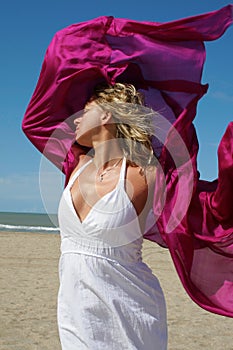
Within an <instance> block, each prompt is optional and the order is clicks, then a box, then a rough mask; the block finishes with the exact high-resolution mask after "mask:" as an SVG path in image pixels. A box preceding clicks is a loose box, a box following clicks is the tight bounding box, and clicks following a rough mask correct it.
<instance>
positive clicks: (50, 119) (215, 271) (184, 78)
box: [23, 5, 233, 317]
mask: <svg viewBox="0 0 233 350" xmlns="http://www.w3.org/2000/svg"><path fill="white" fill-rule="evenodd" d="M232 10H233V6H232V5H229V6H226V7H224V8H222V9H220V10H219V11H215V12H212V13H207V14H204V15H200V16H195V17H190V18H186V19H182V20H178V21H173V22H169V23H163V24H161V23H150V22H137V21H132V20H126V19H117V18H113V17H99V18H96V19H93V20H90V21H87V22H84V23H78V24H74V25H71V26H69V27H67V28H65V29H63V30H61V31H59V32H58V33H56V35H55V36H54V38H53V40H52V42H51V44H50V45H49V47H48V49H47V52H46V55H45V59H44V62H43V66H42V70H41V74H40V77H39V81H38V84H37V86H36V89H35V91H34V94H33V96H32V98H31V101H30V103H29V106H28V108H27V111H26V113H25V116H24V120H23V130H24V132H25V133H26V135H27V137H28V138H29V139H30V140H31V142H32V143H33V144H34V145H35V146H36V147H37V148H38V149H39V150H40V151H41V152H42V153H44V155H45V156H46V157H47V158H49V159H50V160H51V161H52V162H53V163H54V164H55V165H56V166H57V167H59V169H61V170H62V171H63V172H64V173H65V174H66V177H67V180H68V178H69V176H70V173H71V171H72V170H73V169H74V167H75V166H76V165H77V163H78V161H79V155H80V154H82V153H86V152H87V150H86V149H83V148H81V147H80V146H78V145H77V144H74V128H73V125H72V117H71V116H72V115H73V114H74V113H75V112H77V111H79V110H81V109H83V107H84V105H85V103H86V101H87V100H88V99H89V97H90V96H91V95H92V92H93V88H94V86H95V85H96V84H97V83H99V82H103V81H107V82H109V83H114V82H130V83H132V84H134V85H135V86H136V87H137V88H138V89H140V90H141V91H142V92H143V94H144V96H145V100H146V104H147V105H148V106H150V107H152V108H153V109H155V110H159V111H162V114H163V115H164V116H165V117H166V119H167V120H168V121H169V122H171V123H172V124H173V126H174V128H171V129H170V131H169V133H168V134H167V135H166V138H165V139H166V140H165V141H164V142H163V143H162V144H161V142H156V140H155V143H154V147H155V153H156V154H157V155H158V157H159V161H160V167H159V168H158V171H157V179H156V186H155V195H154V213H155V215H156V218H157V225H156V226H154V227H152V228H151V229H150V230H149V232H146V233H145V235H144V237H145V238H147V239H150V240H153V241H156V242H157V243H159V244H161V245H163V246H166V247H167V248H168V249H169V251H170V253H171V256H172V259H173V262H174V265H175V267H176V269H177V273H178V275H179V277H180V279H181V281H182V283H183V285H184V288H185V289H186V291H187V293H188V294H189V295H190V297H191V298H192V299H193V300H194V301H195V302H196V303H197V304H198V305H200V306H201V307H203V308H204V309H206V310H209V311H211V312H215V313H219V314H222V315H226V316H231V317H233V205H232V203H233V141H232V140H233V123H230V124H229V126H228V128H227V130H226V132H225V134H224V136H223V138H222V141H221V143H220V145H219V149H218V158H219V176H218V180H216V181H214V182H207V181H201V180H199V178H198V171H197V165H196V157H197V151H198V141H197V137H196V133H195V129H194V126H193V124H192V121H193V119H194V117H195V114H196V107H197V103H198V101H199V99H200V98H201V97H202V96H203V95H204V94H205V93H206V91H207V89H208V86H207V85H205V86H204V85H201V75H202V69H203V64H204V61H205V47H204V43H203V42H204V41H208V40H215V39H217V38H219V37H220V36H221V35H222V34H223V33H224V31H225V30H226V29H227V28H228V26H229V25H230V24H231V23H232V20H233V18H232ZM176 131H178V135H180V136H181V139H180V138H179V137H177V132H176ZM157 141H158V140H157ZM187 150H188V155H189V156H188V157H187ZM173 152H175V153H174V154H173Z"/></svg>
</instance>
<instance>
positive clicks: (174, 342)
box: [0, 232, 233, 350]
mask: <svg viewBox="0 0 233 350" xmlns="http://www.w3.org/2000/svg"><path fill="white" fill-rule="evenodd" d="M59 245H60V238H59V235H55V234H34V233H9V232H0V310H1V311H0V350H10V349H11V350H61V347H60V343H59V338H58V331H57V322H56V299H57V291H58V286H59V281H58V259H59V253H60V252H59ZM143 256H144V261H145V262H146V263H147V264H148V265H149V266H150V267H151V268H152V270H153V272H154V273H155V274H156V275H157V276H158V277H159V279H160V282H161V285H162V288H163V290H164V293H165V297H166V301H167V314H168V331H169V347H168V349H169V350H181V349H182V350H192V349H193V350H194V349H195V350H199V349H210V348H211V349H213V350H233V337H232V330H233V319H231V318H226V317H223V316H219V315H215V314H211V313H209V312H206V311H204V310H203V309H201V308H200V307H198V306H197V305H196V304H194V303H193V302H192V300H191V299H190V298H189V297H188V296H187V294H186V292H185V291H184V289H183V287H182V286H181V283H180V281H179V280H178V277H177V274H176V272H175V270H174V267H173V265H172V262H171V259H170V256H169V252H168V251H167V250H165V249H162V248H160V247H159V246H157V245H156V244H154V243H151V242H149V241H145V243H144V248H143ZM77 350H78V349H77ZM90 350H94V349H90ZM109 350H111V349H109ZM119 350H120V349H119ZM143 350H146V349H143Z"/></svg>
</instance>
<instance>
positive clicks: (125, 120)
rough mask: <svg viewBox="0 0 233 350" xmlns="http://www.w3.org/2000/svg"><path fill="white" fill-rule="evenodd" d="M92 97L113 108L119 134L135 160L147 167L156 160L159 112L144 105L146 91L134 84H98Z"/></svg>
mask: <svg viewBox="0 0 233 350" xmlns="http://www.w3.org/2000/svg"><path fill="white" fill-rule="evenodd" d="M91 101H95V102H96V103H97V104H98V105H100V106H101V108H102V109H103V110H106V111H109V112H111V114H112V117H113V119H114V121H115V123H116V130H117V133H116V137H117V138H119V142H120V144H121V147H122V149H123V152H124V155H125V156H126V158H127V159H128V160H129V161H130V162H131V163H132V164H135V165H138V166H141V167H142V168H144V169H145V168H146V167H147V166H148V165H153V164H156V158H155V156H154V153H153V147H152V135H153V133H154V123H153V118H154V117H155V116H156V112H154V111H153V110H152V109H150V108H147V107H145V106H144V99H143V95H142V94H141V93H139V92H138V91H137V90H136V89H135V87H134V86H133V85H132V84H122V83H115V84H114V85H98V86H97V87H96V89H95V92H94V95H93V96H92V98H91V99H90V102H91Z"/></svg>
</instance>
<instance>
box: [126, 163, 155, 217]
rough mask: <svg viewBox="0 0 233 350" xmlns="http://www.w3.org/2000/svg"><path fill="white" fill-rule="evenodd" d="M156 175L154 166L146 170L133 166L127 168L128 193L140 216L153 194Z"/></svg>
mask: <svg viewBox="0 0 233 350" xmlns="http://www.w3.org/2000/svg"><path fill="white" fill-rule="evenodd" d="M155 174H156V167H154V166H153V167H150V168H149V167H148V168H147V169H145V170H143V169H142V168H140V167H136V166H131V165H129V166H128V167H127V174H126V192H127V194H128V196H129V198H130V199H131V201H132V203H133V205H134V207H135V209H136V211H137V213H138V214H140V213H141V212H142V210H143V209H144V206H145V204H146V203H147V202H148V200H149V197H150V196H151V195H152V193H153V191H151V189H152V188H153V187H154V183H155Z"/></svg>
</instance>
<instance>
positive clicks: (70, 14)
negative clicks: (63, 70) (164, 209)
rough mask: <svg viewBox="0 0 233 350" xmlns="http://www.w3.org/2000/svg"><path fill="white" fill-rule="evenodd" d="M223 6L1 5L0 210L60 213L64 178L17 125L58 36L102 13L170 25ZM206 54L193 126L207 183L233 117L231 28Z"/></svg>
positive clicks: (167, 1) (148, 1)
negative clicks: (43, 174)
mask: <svg viewBox="0 0 233 350" xmlns="http://www.w3.org/2000/svg"><path fill="white" fill-rule="evenodd" d="M227 4H229V2H227V1H223V0H211V1H208V2H207V1H187V0H176V1H173V0H163V1H161V2H157V1H152V0H144V1H136V0H134V1H132V0H118V1H109V0H108V1H106V0H103V1H101V0H99V1H92V0H91V1H90V0H89V1H79V0H66V1H65V0H56V1H55V0H40V1H38V2H32V1H29V0H21V1H18V2H16V1H12V0H9V1H8V2H4V3H3V4H2V5H1V14H0V29H1V56H0V72H1V75H0V76H1V83H0V99H1V103H0V120H1V138H0V152H1V168H0V169H1V172H0V211H14V212H44V211H45V210H46V211H50V212H55V211H56V208H57V203H58V199H59V196H60V193H61V191H62V181H63V179H62V177H61V176H60V174H59V173H58V172H57V171H56V169H55V168H54V167H53V166H52V167H50V166H49V165H48V164H47V163H46V162H44V161H42V165H41V155H40V154H39V152H38V151H37V150H36V149H34V147H33V146H32V145H31V144H30V143H29V141H28V140H27V139H26V137H25V136H24V135H23V133H22V131H21V121H22V118H23V115H24V112H25V109H26V107H27V104H28V102H29V100H30V97H31V95H32V93H33V91H34V88H35V84H36V82H37V79H38V75H39V72H40V68H41V64H42V61H43V57H44V54H45V50H46V48H47V46H48V45H49V43H50V41H51V39H52V37H53V36H54V34H55V33H56V32H57V31H58V30H60V29H62V28H64V27H66V26H68V25H70V24H72V23H77V22H81V21H85V20H88V19H92V18H95V17H98V16H102V15H112V16H114V17H122V18H131V19H134V20H140V21H142V20H146V21H155V22H167V21H171V20H175V19H179V18H183V17H187V16H192V15H196V14H201V13H205V12H209V11H214V10H217V9H219V8H221V7H223V6H225V5H227ZM206 48H207V61H206V65H205V69H204V74H203V80H202V81H203V83H209V84H210V87H209V91H208V94H207V95H206V96H205V97H204V98H203V99H202V100H201V101H200V103H199V107H198V114H197V117H196V120H195V125H196V128H197V133H198V137H199V142H200V151H199V156H198V161H199V170H200V172H201V177H202V178H203V179H207V180H212V179H214V178H215V177H216V176H217V161H216V152H217V145H218V143H219V141H220V138H221V136H222V134H223V132H224V130H225V128H226V126H227V124H228V123H229V122H230V121H231V120H232V119H233V67H232V62H233V27H230V28H229V29H228V31H227V32H226V33H225V34H224V36H223V37H222V38H220V39H219V40H217V41H214V42H210V43H207V44H206ZM41 167H42V170H43V171H44V172H45V171H46V172H49V173H50V176H49V177H48V176H46V178H45V179H44V178H42V179H39V176H38V174H39V170H40V168H41ZM44 169H46V170H44ZM39 180H40V181H41V186H39ZM55 182H57V184H58V186H55V185H54V183H55ZM40 188H41V189H42V199H41V193H40ZM44 192H46V195H44ZM44 197H46V198H44ZM43 201H44V203H43Z"/></svg>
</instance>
